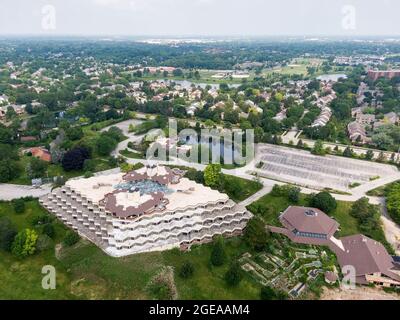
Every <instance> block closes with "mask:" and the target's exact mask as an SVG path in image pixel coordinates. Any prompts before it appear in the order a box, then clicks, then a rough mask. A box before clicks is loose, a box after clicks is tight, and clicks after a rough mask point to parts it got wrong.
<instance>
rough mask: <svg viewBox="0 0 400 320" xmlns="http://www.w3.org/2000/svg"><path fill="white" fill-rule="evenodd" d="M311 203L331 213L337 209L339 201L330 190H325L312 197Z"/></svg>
mask: <svg viewBox="0 0 400 320" xmlns="http://www.w3.org/2000/svg"><path fill="white" fill-rule="evenodd" d="M310 205H311V206H312V207H315V208H318V209H320V210H322V211H324V212H325V213H330V212H332V211H333V210H335V209H336V207H337V203H336V200H335V198H334V197H332V196H331V194H330V193H329V192H326V191H323V192H320V193H318V194H316V195H314V196H312V197H311V201H310Z"/></svg>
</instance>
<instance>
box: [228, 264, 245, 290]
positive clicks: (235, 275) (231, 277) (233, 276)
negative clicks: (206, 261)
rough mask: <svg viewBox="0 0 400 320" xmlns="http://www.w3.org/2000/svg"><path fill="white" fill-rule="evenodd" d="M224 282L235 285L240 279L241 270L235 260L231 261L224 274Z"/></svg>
mask: <svg viewBox="0 0 400 320" xmlns="http://www.w3.org/2000/svg"><path fill="white" fill-rule="evenodd" d="M224 279H225V282H226V284H227V285H228V286H230V287H237V286H238V285H239V283H240V281H241V280H242V270H241V269H240V265H239V263H237V262H233V263H232V264H231V265H230V267H229V269H228V271H227V272H226V273H225V276H224Z"/></svg>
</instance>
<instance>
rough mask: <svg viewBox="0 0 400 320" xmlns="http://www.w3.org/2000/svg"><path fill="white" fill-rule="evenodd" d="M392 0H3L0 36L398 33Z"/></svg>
mask: <svg viewBox="0 0 400 320" xmlns="http://www.w3.org/2000/svg"><path fill="white" fill-rule="evenodd" d="M399 10H400V2H399V1H396V0H384V1H379V2H378V1H375V0H335V1H332V0H296V1H294V0H279V1H277V0H273V1H272V0H247V1H244V0H69V1H63V0H47V1H46V0H2V1H1V2H0V12H1V15H0V34H1V35H43V36H49V35H50V36H51V35H59V36H60V35H75V36H80V35H82V36H87V35H99V36H106V35H108V36H113V35H124V36H167V37H168V36H184V37H190V36H193V37H194V36H207V37H213V36H214V37H215V36H242V37H243V36H255V37H260V36H288V35H291V36H312V35H318V36H350V37H355V36H368V35H370V36H399V35H400V22H399V20H398V19H397V12H399Z"/></svg>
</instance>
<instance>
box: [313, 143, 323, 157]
mask: <svg viewBox="0 0 400 320" xmlns="http://www.w3.org/2000/svg"><path fill="white" fill-rule="evenodd" d="M311 153H313V154H316V155H319V156H323V155H325V153H326V151H325V149H324V144H323V142H322V141H321V140H317V141H316V142H315V144H314V148H313V149H312V150H311Z"/></svg>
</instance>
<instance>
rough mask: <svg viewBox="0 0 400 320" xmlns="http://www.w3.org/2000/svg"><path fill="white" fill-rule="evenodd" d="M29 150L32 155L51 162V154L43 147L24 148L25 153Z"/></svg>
mask: <svg viewBox="0 0 400 320" xmlns="http://www.w3.org/2000/svg"><path fill="white" fill-rule="evenodd" d="M29 152H30V153H31V154H32V157H35V158H38V159H40V160H42V161H45V162H51V154H50V152H49V151H48V150H47V149H45V148H41V147H34V148H30V149H27V150H25V153H29Z"/></svg>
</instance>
